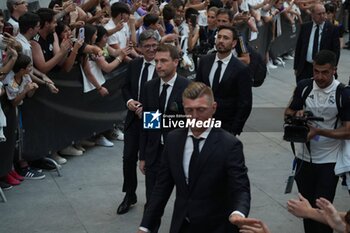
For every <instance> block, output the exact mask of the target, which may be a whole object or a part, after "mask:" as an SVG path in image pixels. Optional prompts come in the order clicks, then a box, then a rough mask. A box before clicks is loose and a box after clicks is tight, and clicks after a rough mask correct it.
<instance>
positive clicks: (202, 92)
mask: <svg viewBox="0 0 350 233" xmlns="http://www.w3.org/2000/svg"><path fill="white" fill-rule="evenodd" d="M202 96H207V97H208V101H209V102H210V103H213V102H214V94H213V91H212V90H211V88H210V87H208V86H207V85H205V84H204V83H201V82H192V83H190V84H189V85H188V87H187V88H186V89H185V90H184V92H183V93H182V99H185V98H186V99H192V100H195V99H197V98H200V97H202Z"/></svg>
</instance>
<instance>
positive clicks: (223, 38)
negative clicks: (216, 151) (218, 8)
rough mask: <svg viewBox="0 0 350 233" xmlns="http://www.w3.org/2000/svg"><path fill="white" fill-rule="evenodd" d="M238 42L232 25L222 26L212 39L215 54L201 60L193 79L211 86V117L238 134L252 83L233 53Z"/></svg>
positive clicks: (249, 106)
mask: <svg viewBox="0 0 350 233" xmlns="http://www.w3.org/2000/svg"><path fill="white" fill-rule="evenodd" d="M236 44H237V35H236V31H235V30H234V28H232V27H230V26H221V27H219V29H218V34H217V38H216V42H215V46H216V50H217V53H214V54H209V55H206V56H203V57H202V58H201V60H200V63H199V66H198V70H197V76H196V81H198V82H203V83H205V84H206V85H207V86H209V87H211V88H212V90H213V93H214V98H215V101H216V102H217V105H218V106H217V109H216V113H215V115H214V117H215V118H216V119H218V120H221V121H222V128H223V129H225V130H227V131H228V132H230V133H232V134H233V135H239V134H240V133H241V132H242V129H243V126H244V124H245V122H246V120H247V119H248V117H249V114H250V112H251V109H252V82H251V79H250V78H249V73H248V72H249V71H248V67H247V66H245V65H244V64H243V63H242V62H241V61H239V60H238V59H237V58H235V56H233V54H232V49H233V48H234V47H235V46H236Z"/></svg>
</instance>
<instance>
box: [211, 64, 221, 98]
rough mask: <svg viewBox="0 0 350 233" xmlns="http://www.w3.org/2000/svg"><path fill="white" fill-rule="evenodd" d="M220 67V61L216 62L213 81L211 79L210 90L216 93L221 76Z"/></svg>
mask: <svg viewBox="0 0 350 233" xmlns="http://www.w3.org/2000/svg"><path fill="white" fill-rule="evenodd" d="M221 65H222V61H220V60H219V61H218V67H217V68H216V71H215V73H214V79H213V85H212V87H211V89H212V90H213V92H214V91H216V89H217V88H218V86H219V82H220V75H221Z"/></svg>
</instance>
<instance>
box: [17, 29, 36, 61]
mask: <svg viewBox="0 0 350 233" xmlns="http://www.w3.org/2000/svg"><path fill="white" fill-rule="evenodd" d="M16 40H17V41H18V42H19V43H21V45H22V53H23V54H24V55H27V56H28V57H30V59H32V61H33V55H32V46H31V45H30V43H29V41H28V40H27V38H25V37H24V36H23V35H22V34H21V33H18V35H17V36H16Z"/></svg>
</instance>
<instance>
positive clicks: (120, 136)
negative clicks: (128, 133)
mask: <svg viewBox="0 0 350 233" xmlns="http://www.w3.org/2000/svg"><path fill="white" fill-rule="evenodd" d="M109 138H110V139H112V140H119V141H124V133H123V131H121V130H120V129H119V128H114V129H113V130H112V132H111V134H110V136H109Z"/></svg>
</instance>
